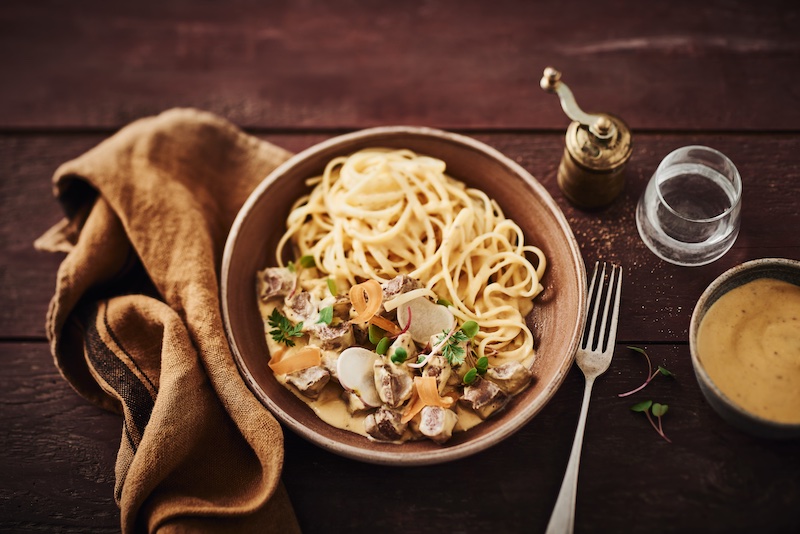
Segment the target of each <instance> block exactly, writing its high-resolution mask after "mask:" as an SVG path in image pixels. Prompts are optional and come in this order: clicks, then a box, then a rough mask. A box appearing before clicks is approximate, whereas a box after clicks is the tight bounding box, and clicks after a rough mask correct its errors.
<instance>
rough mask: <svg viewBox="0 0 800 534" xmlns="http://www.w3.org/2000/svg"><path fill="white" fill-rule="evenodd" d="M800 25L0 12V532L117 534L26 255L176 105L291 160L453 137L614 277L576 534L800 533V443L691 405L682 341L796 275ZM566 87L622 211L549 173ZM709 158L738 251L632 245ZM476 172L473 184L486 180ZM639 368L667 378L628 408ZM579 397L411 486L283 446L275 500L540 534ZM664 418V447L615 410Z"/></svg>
mask: <svg viewBox="0 0 800 534" xmlns="http://www.w3.org/2000/svg"><path fill="white" fill-rule="evenodd" d="M798 27H800V4H798V3H797V2H795V1H790V0H761V1H759V2H752V1H749V0H709V1H707V2H697V1H694V0H673V1H670V2H641V1H636V0H606V1H603V2H588V1H585V0H545V1H541V2H522V1H517V0H494V1H492V2H482V1H479V0H466V1H459V0H426V1H416V0H415V1H409V2H402V3H397V2H395V3H387V2H382V1H379V0H366V1H355V0H334V1H323V0H302V1H294V0H278V1H274V2H273V1H270V2H260V1H258V0H231V1H230V2H225V3H224V4H221V3H215V2H196V1H194V0H169V1H167V2H164V1H159V2H154V1H149V0H144V1H142V2H136V3H119V2H102V1H101V0H86V1H84V2H81V3H66V2H59V1H57V0H41V1H38V2H27V1H25V0H7V1H5V2H3V4H2V7H0V72H1V73H2V82H3V83H0V208H1V209H0V251H1V252H2V254H0V362H2V364H3V372H2V373H0V532H15V533H16V532H85V531H87V530H91V531H92V532H117V531H118V530H119V511H118V509H117V507H116V505H115V503H114V500H113V485H114V463H115V456H116V451H117V447H118V444H119V439H120V431H121V421H120V418H119V417H118V416H116V415H114V414H109V413H106V412H103V411H101V410H100V409H98V408H95V407H94V406H92V405H90V404H89V403H87V402H86V401H84V400H83V399H82V398H80V397H79V396H78V395H77V394H76V393H74V392H73V391H72V390H71V389H70V387H69V386H68V385H67V383H66V382H65V381H64V380H63V379H62V378H61V377H60V376H59V374H58V372H57V371H56V369H55V366H54V365H53V363H52V357H51V356H50V354H49V348H48V345H47V343H46V342H45V340H44V316H45V312H46V309H47V305H48V301H49V299H50V297H51V295H52V292H53V289H54V282H55V274H56V269H57V268H58V265H59V262H60V260H61V256H60V255H57V254H45V253H40V252H37V251H35V250H34V249H33V248H32V242H33V240H34V239H35V238H36V237H38V236H39V235H40V234H41V233H42V232H44V231H45V230H46V229H47V228H49V227H50V226H51V225H52V224H54V223H56V222H57V221H58V220H59V219H60V218H61V216H62V214H61V209H60V207H59V206H58V204H57V202H56V201H55V200H54V199H53V197H52V192H51V185H50V178H51V176H52V175H53V172H54V171H55V169H56V168H57V167H58V165H59V164H61V163H62V162H64V161H67V160H69V159H71V158H73V157H76V156H78V155H80V154H81V153H83V152H85V151H86V150H88V149H89V148H91V147H92V146H94V145H96V144H97V143H99V142H100V141H102V140H103V139H104V138H106V137H107V136H109V135H111V134H113V132H114V131H115V130H116V129H118V128H119V127H121V126H123V125H125V124H127V123H128V122H130V121H132V120H135V119H137V118H140V117H142V116H147V115H152V114H156V113H159V112H161V111H163V110H165V109H168V108H170V107H174V106H194V107H198V108H202V109H206V110H209V111H212V112H215V113H217V114H219V115H222V116H224V117H226V118H228V119H230V120H232V121H233V122H234V123H236V124H238V125H240V126H243V127H245V128H247V129H248V130H249V131H251V132H255V133H256V134H258V135H259V136H260V137H262V138H264V139H267V140H269V141H272V142H274V143H276V144H278V145H281V146H284V147H285V148H287V149H289V150H292V151H298V150H302V149H303V148H306V147H308V146H311V145H312V144H314V143H316V142H319V141H322V140H324V139H327V138H328V137H330V136H332V135H335V134H337V133H340V132H345V131H351V130H354V129H359V128H363V127H367V126H378V125H391V124H411V125H422V126H434V127H440V128H445V129H450V130H455V131H459V132H462V133H467V134H468V135H472V136H474V137H476V138H478V139H479V140H481V141H484V142H486V143H488V144H490V145H492V146H494V147H495V148H497V149H499V150H500V151H501V152H503V153H505V154H506V155H508V156H509V157H511V158H512V159H514V160H515V161H517V162H519V163H520V164H521V165H522V166H523V167H525V168H526V169H527V170H529V171H530V172H531V173H532V174H533V175H534V176H535V177H537V178H538V179H539V180H540V181H541V182H542V184H543V185H544V187H545V188H546V189H547V190H548V191H549V192H550V193H551V195H552V196H553V197H554V198H555V200H556V202H557V203H558V204H559V206H560V207H561V208H562V210H563V211H564V214H565V216H566V217H567V219H568V220H569V222H570V225H571V226H572V228H573V231H574V233H575V236H576V238H577V240H578V243H579V245H580V247H581V251H582V254H583V257H584V260H585V262H586V263H587V265H589V266H591V265H592V264H593V263H594V262H595V261H596V260H598V259H599V260H610V261H614V262H618V263H620V264H622V265H624V267H625V269H626V274H625V286H624V290H623V298H622V314H621V323H620V328H619V336H618V346H617V348H616V353H615V356H614V360H613V362H612V364H611V367H610V369H609V371H608V372H607V373H606V374H605V375H603V376H602V377H601V378H600V379H598V382H597V383H596V386H595V389H594V394H593V397H592V402H591V406H590V411H589V419H588V423H587V428H586V435H585V445H584V449H583V456H582V462H581V477H580V479H579V486H578V488H579V489H578V498H577V521H576V531H577V532H585V533H593V532H597V533H606V532H634V533H638V532H642V533H651V532H659V533H661V532H667V533H670V532H675V533H683V532H711V533H717V532H719V533H728V532H798V531H800V516H798V514H797V513H796V509H797V503H798V501H800V442H797V441H795V442H773V441H765V440H760V439H756V438H752V437H749V436H748V435H745V434H742V433H740V432H738V431H737V430H735V429H733V428H732V427H730V426H729V425H727V424H726V423H725V422H724V421H723V420H722V419H721V418H719V417H718V416H717V415H716V414H715V413H714V412H713V411H712V410H711V408H710V407H709V405H708V404H707V403H706V402H705V400H704V399H703V397H702V395H701V393H700V390H699V388H698V386H697V382H696V381H695V379H694V376H693V372H692V368H691V363H690V358H689V348H688V345H687V337H688V326H689V319H690V316H691V313H692V309H693V306H694V303H695V302H696V301H697V299H698V297H699V296H700V294H701V293H702V291H703V289H704V288H705V287H706V286H707V285H708V284H709V283H710V282H711V281H712V280H713V279H714V278H715V277H716V276H718V275H719V274H721V273H722V272H723V271H724V270H726V269H728V268H729V267H732V266H734V265H737V264H739V263H741V262H743V261H746V260H749V259H755V258H761V257H770V256H777V257H786V258H792V259H800V233H799V232H798V231H797V230H798V229H800V209H798V206H800V165H798V157H797V154H800V137H798V135H797V134H798V132H800V83H798V81H800V78H798V72H800V33H798V32H797V28H798ZM547 65H554V66H556V67H558V68H559V69H561V70H562V71H563V72H564V80H565V81H566V82H567V84H568V85H569V86H570V87H571V89H572V90H573V92H574V93H575V95H576V98H577V100H578V102H579V103H580V105H581V106H582V107H583V108H584V109H586V110H587V111H606V112H611V113H615V114H617V115H619V116H621V117H622V118H624V119H625V120H626V121H627V122H628V123H629V124H630V126H631V127H632V129H633V142H634V154H633V157H632V159H631V161H630V164H629V166H628V170H627V183H626V187H625V190H624V192H623V194H622V196H621V197H620V198H619V199H618V200H617V201H616V202H615V203H614V204H612V205H611V206H609V207H608V208H606V209H603V210H600V211H594V212H586V211H582V210H578V209H575V208H574V207H573V206H571V205H570V204H569V203H568V202H567V201H566V200H565V198H564V197H563V196H562V195H561V193H560V191H559V190H558V186H557V184H556V177H555V174H556V169H557V166H558V163H559V159H560V158H561V153H562V149H563V146H564V140H563V133H564V131H565V129H566V127H567V125H568V123H569V121H568V119H567V118H566V117H565V116H564V114H563V112H562V111H561V109H560V106H559V105H558V101H557V100H556V98H555V97H553V96H552V95H548V94H545V93H544V92H542V91H541V89H540V88H539V86H538V83H539V77H540V76H541V73H542V69H543V68H544V67H545V66H547ZM689 144H705V145H708V146H712V147H714V148H717V149H719V150H721V151H722V152H723V153H725V154H727V155H728V156H729V157H730V158H731V159H732V160H733V161H734V163H736V165H737V166H738V167H739V170H740V171H741V174H742V177H743V184H744V200H743V211H742V230H741V234H740V236H739V238H738V240H737V242H736V244H735V245H734V248H733V249H732V250H731V251H730V252H729V253H728V254H726V255H725V256H724V257H723V258H722V259H720V260H718V261H717V262H714V263H712V264H710V265H708V266H704V267H698V268H680V267H676V266H672V265H670V264H667V263H665V262H663V261H661V260H659V259H658V258H656V257H655V256H654V255H653V254H652V253H650V252H649V251H648V250H647V249H646V248H645V246H644V245H643V244H642V242H641V240H640V239H639V237H638V234H637V232H636V227H635V222H634V215H633V214H634V211H633V210H634V206H635V203H636V200H637V199H638V197H639V196H640V194H641V193H642V191H643V190H644V187H645V184H646V182H647V180H648V179H649V177H650V175H651V174H652V172H653V170H654V169H655V168H656V166H657V165H658V162H659V161H660V160H661V159H662V158H663V157H664V156H665V155H666V154H667V153H669V152H670V151H671V150H673V149H675V148H677V147H679V146H684V145H689ZM490 178H491V177H487V179H490ZM630 344H632V345H637V346H641V347H644V348H646V349H647V350H648V352H649V354H650V355H651V357H652V359H653V363H654V364H661V365H664V366H666V367H667V368H669V369H670V370H672V371H673V372H674V373H675V375H676V379H675V380H669V379H666V378H663V377H658V378H657V379H655V380H654V381H653V382H652V383H651V384H650V385H649V386H648V387H647V388H646V389H645V390H644V391H642V392H640V393H639V394H636V395H634V396H632V397H629V398H619V397H618V396H617V394H618V393H620V392H622V391H626V390H629V389H631V388H633V387H635V386H637V385H638V384H640V383H641V382H642V381H643V380H644V379H645V375H646V364H645V363H644V362H643V361H642V358H641V356H640V355H638V354H637V353H636V352H634V351H631V350H629V349H627V348H626V345H630ZM582 391H583V377H582V375H581V373H580V372H579V371H578V370H577V369H576V368H573V369H572V370H571V371H570V373H569V374H568V376H567V377H566V380H565V382H564V384H563V386H562V387H561V388H560V389H559V391H558V393H557V394H556V396H555V397H554V398H553V400H552V401H551V402H550V403H549V404H548V405H547V406H546V407H545V409H544V410H543V411H542V412H541V413H540V414H538V415H537V416H536V417H535V418H534V419H533V420H532V421H531V422H530V423H528V424H527V425H526V426H525V427H524V428H522V429H521V430H520V431H519V432H517V433H516V434H515V435H513V436H511V437H510V438H509V439H507V440H505V441H503V442H502V443H500V444H498V445H496V446H495V447H492V448H491V449H489V450H487V451H484V452H482V453H480V454H478V455H475V456H473V457H471V458H467V459H464V460H459V461H456V462H452V463H448V464H443V465H436V466H428V467H418V468H403V469H398V468H391V467H382V466H374V465H368V464H361V463H358V462H355V461H351V460H348V459H345V458H341V457H337V456H335V455H332V454H331V453H328V452H326V451H324V450H321V449H319V448H317V447H315V446H313V445H311V444H309V443H307V442H306V441H304V440H302V439H301V438H299V437H297V436H296V435H294V434H291V433H287V435H286V463H285V469H284V476H283V479H284V482H285V485H286V487H287V489H288V491H289V493H290V496H291V498H292V500H293V502H294V505H295V508H296V511H297V514H298V518H299V521H300V524H301V526H302V527H303V529H304V532H306V533H310V534H315V533H327V532H330V531H331V530H332V529H335V530H338V531H343V532H353V533H368V532H369V533H371V532H375V531H381V532H420V533H428V532H430V533H434V532H435V533H437V534H438V533H441V532H459V533H467V534H470V533H473V532H475V533H481V532H509V533H516V532H520V533H521V532H541V531H543V530H544V528H545V525H546V524H547V520H548V517H549V514H550V511H551V509H552V506H553V505H554V503H555V500H556V496H557V493H558V488H559V485H560V483H561V479H562V477H563V474H564V469H565V467H566V464H567V459H568V455H569V449H570V446H571V443H572V438H573V433H574V429H575V425H576V423H577V418H578V412H579V408H580V402H581V397H582ZM648 398H650V399H653V400H655V401H658V402H662V403H667V404H669V406H670V410H669V413H668V414H667V415H666V417H665V420H664V425H665V430H666V432H667V434H668V435H669V436H670V438H671V439H672V440H673V443H672V444H669V443H666V442H665V441H663V440H661V439H660V438H659V436H658V435H657V434H656V433H655V432H654V431H653V429H652V428H651V427H650V426H649V424H648V423H647V421H646V419H644V417H643V416H642V415H641V414H636V413H633V412H631V411H630V410H629V407H630V405H631V404H632V403H634V402H636V401H639V400H643V399H648Z"/></svg>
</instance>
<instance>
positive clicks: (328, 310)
mask: <svg viewBox="0 0 800 534" xmlns="http://www.w3.org/2000/svg"><path fill="white" fill-rule="evenodd" d="M331 321H333V306H325V307H324V308H322V309H321V310H320V311H319V321H317V323H325V324H327V325H330V324H331Z"/></svg>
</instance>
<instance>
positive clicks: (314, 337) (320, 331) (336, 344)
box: [303, 323, 356, 352]
mask: <svg viewBox="0 0 800 534" xmlns="http://www.w3.org/2000/svg"><path fill="white" fill-rule="evenodd" d="M303 330H305V331H306V332H308V333H309V336H310V338H311V339H310V341H309V343H310V344H311V345H317V346H319V347H320V348H321V349H322V350H336V351H339V352H341V351H343V350H344V349H346V348H347V347H351V346H353V345H354V344H355V342H356V340H355V337H354V336H353V326H352V325H351V324H350V323H339V324H337V325H327V324H325V323H314V324H311V325H308V327H307V328H303Z"/></svg>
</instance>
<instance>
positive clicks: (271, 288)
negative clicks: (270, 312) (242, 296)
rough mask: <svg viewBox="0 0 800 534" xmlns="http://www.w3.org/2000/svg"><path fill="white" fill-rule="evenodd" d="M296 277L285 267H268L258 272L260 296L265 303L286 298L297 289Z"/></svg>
mask: <svg viewBox="0 0 800 534" xmlns="http://www.w3.org/2000/svg"><path fill="white" fill-rule="evenodd" d="M295 283H296V275H295V273H293V272H292V271H290V270H289V269H287V268H285V267H267V268H266V269H264V270H263V271H258V296H259V297H260V298H261V300H263V301H265V302H266V301H267V300H269V299H271V298H272V297H285V296H286V295H288V294H289V293H291V292H292V290H293V289H294V287H295Z"/></svg>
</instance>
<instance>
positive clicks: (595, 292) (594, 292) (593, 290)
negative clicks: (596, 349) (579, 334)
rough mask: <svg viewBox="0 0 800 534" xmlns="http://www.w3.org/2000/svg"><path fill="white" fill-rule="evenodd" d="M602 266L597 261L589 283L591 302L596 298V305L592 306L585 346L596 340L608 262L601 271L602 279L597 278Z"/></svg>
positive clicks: (589, 345)
mask: <svg viewBox="0 0 800 534" xmlns="http://www.w3.org/2000/svg"><path fill="white" fill-rule="evenodd" d="M599 268H600V262H599V261H598V262H596V263H595V264H594V273H593V274H592V282H591V284H590V285H589V301H588V302H589V303H591V302H592V300H593V299H594V306H593V307H592V310H591V312H590V313H589V318H588V320H589V324H588V328H587V329H586V334H585V337H584V340H583V347H584V348H587V347H591V345H592V343H593V342H594V328H595V326H597V311H598V310H599V309H600V297H601V295H602V288H603V278H605V275H606V264H605V263H603V270H602V272H601V273H600V280H597V283H595V281H596V279H597V271H598V269H599Z"/></svg>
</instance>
